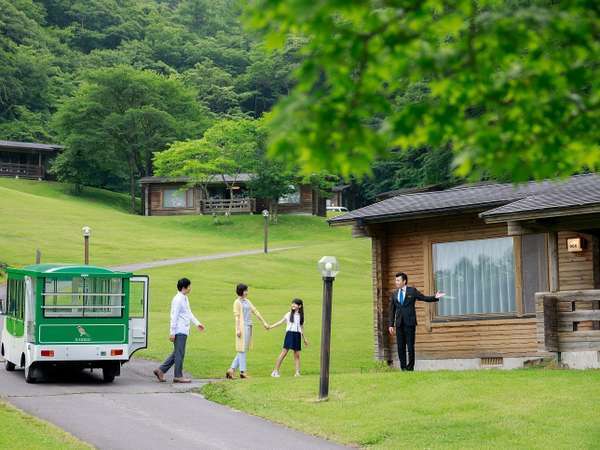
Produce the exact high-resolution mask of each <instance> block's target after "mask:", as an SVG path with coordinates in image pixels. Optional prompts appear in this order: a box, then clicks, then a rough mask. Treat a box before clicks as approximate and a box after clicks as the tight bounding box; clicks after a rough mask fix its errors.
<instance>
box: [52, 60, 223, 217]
mask: <svg viewBox="0 0 600 450" xmlns="http://www.w3.org/2000/svg"><path fill="white" fill-rule="evenodd" d="M195 96H196V95H195V92H194V91H192V90H190V89H187V88H186V87H185V86H184V85H183V84H182V83H181V82H180V81H179V80H177V79H176V78H167V77H163V76H160V75H158V74H156V73H154V72H150V71H138V70H135V69H133V68H131V67H117V68H113V69H98V70H95V71H91V72H89V73H88V74H87V75H86V77H85V79H84V80H83V81H82V83H81V86H80V88H79V89H78V90H77V92H76V93H75V95H74V96H73V97H72V98H70V99H68V100H67V101H66V102H65V103H64V104H63V105H62V106H61V108H60V109H59V111H58V112H57V114H56V118H55V124H56V129H57V131H58V132H59V136H60V137H61V142H63V143H64V144H65V145H66V147H67V149H66V151H64V152H63V153H62V154H61V155H60V156H59V157H58V158H57V162H56V164H55V166H54V168H53V170H54V172H55V173H56V174H57V176H58V177H59V179H60V180H63V181H70V182H73V183H75V184H90V183H91V184H96V183H99V184H100V183H102V180H103V179H106V177H108V176H109V175H110V172H112V171H113V170H115V168H118V169H117V170H116V173H117V174H118V176H117V179H118V180H119V181H121V182H122V183H127V185H128V187H129V193H130V196H131V209H132V211H134V210H135V193H136V180H137V178H138V177H139V176H142V175H150V174H151V171H152V154H153V152H155V151H160V150H162V149H164V148H166V146H167V144H168V143H169V142H173V141H176V140H181V139H185V138H187V137H192V136H198V135H200V134H201V133H202V132H203V131H204V130H205V129H206V128H207V127H208V125H209V123H210V121H211V115H210V113H209V112H208V111H206V110H205V109H203V108H202V107H201V106H200V105H199V104H198V103H197V102H196V100H195ZM124 167H125V168H126V177H124V176H123V175H124V174H123V172H124V170H123V168H124ZM107 172H108V173H107Z"/></svg>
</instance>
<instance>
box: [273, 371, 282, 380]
mask: <svg viewBox="0 0 600 450" xmlns="http://www.w3.org/2000/svg"><path fill="white" fill-rule="evenodd" d="M271 376H272V377H273V378H279V377H280V376H281V375H279V372H277V371H276V370H274V371H273V372H271Z"/></svg>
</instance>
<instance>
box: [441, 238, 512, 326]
mask: <svg viewBox="0 0 600 450" xmlns="http://www.w3.org/2000/svg"><path fill="white" fill-rule="evenodd" d="M432 250H433V252H432V253H433V255H432V256H433V261H432V262H433V271H434V273H433V275H434V282H435V289H436V290H438V291H443V292H445V293H446V296H445V297H444V298H443V299H442V300H440V302H439V303H438V304H437V305H438V306H437V311H438V315H439V316H463V315H469V314H494V313H513V312H515V311H516V306H515V264H514V250H513V239H512V238H510V237H504V238H497V239H478V240H469V241H459V242H444V243H437V244H433V248H432Z"/></svg>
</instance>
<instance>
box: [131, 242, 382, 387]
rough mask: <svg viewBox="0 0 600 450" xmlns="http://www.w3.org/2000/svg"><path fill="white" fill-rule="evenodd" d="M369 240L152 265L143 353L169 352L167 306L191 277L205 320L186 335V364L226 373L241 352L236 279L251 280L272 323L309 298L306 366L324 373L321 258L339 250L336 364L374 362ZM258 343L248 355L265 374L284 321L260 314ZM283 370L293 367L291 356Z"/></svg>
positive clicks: (200, 371) (254, 369)
mask: <svg viewBox="0 0 600 450" xmlns="http://www.w3.org/2000/svg"><path fill="white" fill-rule="evenodd" d="M369 244H370V243H369V241H368V240H358V239H357V240H353V241H349V242H347V243H345V244H344V245H340V244H339V243H331V244H321V245H319V246H307V247H303V248H299V249H294V250H289V251H286V252H282V253H273V254H269V255H252V256H245V257H242V258H231V259H224V260H218V261H210V262H202V263H195V264H185V265H177V266H172V267H163V268H160V269H154V270H150V271H147V273H148V274H149V275H150V280H151V281H150V283H151V291H152V299H151V314H150V331H149V334H150V347H149V350H147V351H146V352H145V353H143V355H145V356H147V357H151V358H156V359H161V358H164V357H165V356H166V355H167V353H168V352H169V351H170V350H171V348H172V344H171V343H170V342H169V341H168V339H167V338H168V332H169V330H168V323H169V308H170V302H171V298H172V297H173V295H174V294H175V292H176V290H175V283H176V281H177V279H178V278H181V277H182V276H186V277H188V278H190V279H191V280H192V292H191V294H190V296H189V297H190V303H191V306H192V310H193V311H194V313H195V314H196V315H197V316H198V318H199V319H200V320H201V321H202V322H203V323H204V324H205V325H206V327H207V330H206V332H205V333H203V334H200V333H198V332H197V331H195V330H193V333H192V335H191V336H190V339H189V340H188V358H187V359H186V369H188V370H190V371H191V372H192V373H193V374H194V375H196V376H202V377H222V376H223V375H224V372H225V369H226V368H227V367H228V365H229V364H230V363H231V360H232V359H233V356H234V354H235V330H234V321H233V312H232V305H233V301H234V299H235V297H236V296H235V286H236V284H237V283H239V282H243V283H246V284H248V285H249V286H250V299H251V300H252V302H253V303H254V305H255V306H256V307H257V308H258V309H259V311H260V312H261V314H262V315H263V317H264V318H265V319H266V320H267V321H269V322H270V323H274V322H276V321H277V320H279V319H280V318H281V317H282V316H283V315H284V314H285V313H286V312H287V311H289V307H290V302H291V300H292V299H293V298H294V297H300V298H302V299H303V300H304V302H305V314H306V318H305V320H306V322H305V331H306V335H307V337H308V339H309V342H310V345H309V346H308V348H305V349H304V351H303V360H302V365H303V372H304V373H318V370H319V346H320V338H321V336H320V330H321V296H322V280H321V276H320V274H319V272H318V271H317V261H318V260H319V258H320V257H321V256H323V255H324V254H334V255H336V256H337V257H338V259H339V261H340V264H341V268H342V271H341V273H340V275H339V276H338V278H337V280H336V282H335V286H334V300H333V303H334V307H333V329H334V333H333V338H332V339H333V342H332V349H333V350H332V352H333V353H332V369H333V370H334V371H338V372H339V371H344V372H350V371H357V370H360V369H361V368H372V367H373V365H374V362H373V358H372V343H373V340H372V330H371V323H372V319H371V309H372V306H371V290H370V284H371V282H370V253H369ZM254 322H255V327H254V330H255V332H254V337H255V340H254V349H253V350H252V351H251V352H250V354H249V357H248V364H249V367H248V371H249V373H250V374H251V375H256V376H265V375H269V374H270V373H271V370H272V366H273V362H274V360H275V357H276V356H277V355H278V353H279V351H280V350H281V344H282V342H283V336H284V333H285V328H284V327H279V328H276V329H274V330H270V331H266V330H265V329H264V328H263V327H262V325H261V324H260V323H258V321H257V320H255V321H254ZM283 373H284V374H286V375H287V374H289V373H293V363H292V359H291V358H289V359H288V361H286V364H285V365H284V371H283Z"/></svg>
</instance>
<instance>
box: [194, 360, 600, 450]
mask: <svg viewBox="0 0 600 450" xmlns="http://www.w3.org/2000/svg"><path fill="white" fill-rule="evenodd" d="M318 383H319V381H318V377H317V376H316V375H314V376H308V377H302V378H300V379H295V378H290V377H287V378H280V379H277V380H273V379H269V378H255V379H252V380H248V381H244V382H238V381H235V382H229V383H220V384H212V385H208V386H206V387H205V388H204V390H203V392H204V394H205V396H206V397H207V398H209V399H211V400H214V401H218V402H221V403H224V404H227V405H229V406H231V407H233V408H236V409H240V410H243V411H247V412H250V413H252V414H256V415H259V416H262V417H266V418H268V419H270V420H273V421H276V422H281V423H284V424H287V425H289V426H293V427H294V428H298V429H300V430H303V431H306V432H308V433H312V434H316V435H319V436H324V437H329V438H332V439H335V440H337V441H339V442H343V443H347V444H359V445H360V446H363V447H369V448H378V449H399V448H407V449H408V448H410V449H413V448H414V449H417V448H423V449H425V448H455V449H465V448H499V449H502V448H523V449H548V448H552V449H592V448H600V403H599V402H598V399H600V371H598V370H595V371H568V370H543V369H541V370H540V369H527V370H513V371H499V370H489V371H470V372H412V373H406V372H403V373H398V372H389V371H385V372H381V373H368V374H366V373H365V374H360V375H356V374H339V375H333V376H332V377H331V382H330V385H331V388H330V399H329V401H327V402H322V403H319V402H316V401H315V398H316V391H317V388H318Z"/></svg>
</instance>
